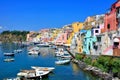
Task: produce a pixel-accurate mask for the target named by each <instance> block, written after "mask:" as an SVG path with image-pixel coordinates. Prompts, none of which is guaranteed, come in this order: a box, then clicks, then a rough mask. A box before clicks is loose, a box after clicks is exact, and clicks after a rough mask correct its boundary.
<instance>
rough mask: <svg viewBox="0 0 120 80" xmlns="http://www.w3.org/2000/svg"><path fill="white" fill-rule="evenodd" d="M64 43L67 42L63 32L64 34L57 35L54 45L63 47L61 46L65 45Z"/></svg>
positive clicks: (65, 34)
mask: <svg viewBox="0 0 120 80" xmlns="http://www.w3.org/2000/svg"><path fill="white" fill-rule="evenodd" d="M66 42H67V33H66V32H65V33H61V34H58V37H57V39H56V42H55V44H56V45H63V44H66Z"/></svg>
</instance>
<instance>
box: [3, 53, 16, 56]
mask: <svg viewBox="0 0 120 80" xmlns="http://www.w3.org/2000/svg"><path fill="white" fill-rule="evenodd" d="M14 55H15V54H14V53H4V56H14Z"/></svg>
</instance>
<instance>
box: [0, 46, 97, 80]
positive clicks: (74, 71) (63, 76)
mask: <svg viewBox="0 0 120 80" xmlns="http://www.w3.org/2000/svg"><path fill="white" fill-rule="evenodd" d="M18 48H20V46H19V45H17V44H2V45H0V80H3V79H4V78H12V77H16V74H17V73H18V72H19V71H20V70H21V69H31V66H45V67H55V70H54V71H53V73H50V74H49V76H48V78H45V79H43V80H97V78H95V77H93V76H91V75H90V74H88V73H85V72H83V71H82V70H80V69H79V67H78V66H77V65H76V64H74V63H72V62H71V63H70V64H67V65H56V64H55V61H56V60H57V58H56V57H54V50H53V49H51V48H40V49H41V54H40V55H39V56H35V55H34V56H33V55H28V54H27V52H28V47H25V48H22V50H23V52H22V53H17V54H15V56H14V57H13V58H14V59H15V61H14V62H4V61H3V60H4V58H7V57H6V56H4V55H3V53H4V52H12V51H13V50H15V49H18Z"/></svg>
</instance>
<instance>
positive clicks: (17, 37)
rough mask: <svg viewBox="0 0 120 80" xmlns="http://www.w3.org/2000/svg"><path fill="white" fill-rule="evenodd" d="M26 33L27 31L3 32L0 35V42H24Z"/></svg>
mask: <svg viewBox="0 0 120 80" xmlns="http://www.w3.org/2000/svg"><path fill="white" fill-rule="evenodd" d="M28 33H29V32H28V31H3V32H2V33H1V34H0V41H1V42H13V41H16V42H20V41H26V36H27V34H28Z"/></svg>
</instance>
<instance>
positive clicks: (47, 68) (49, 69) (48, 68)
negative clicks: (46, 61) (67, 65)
mask: <svg viewBox="0 0 120 80" xmlns="http://www.w3.org/2000/svg"><path fill="white" fill-rule="evenodd" d="M31 68H33V69H38V70H43V71H50V72H52V71H53V70H54V69H55V68H54V67H38V66H31Z"/></svg>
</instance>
